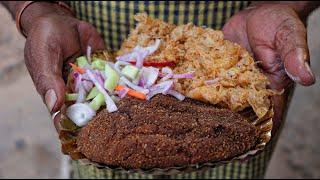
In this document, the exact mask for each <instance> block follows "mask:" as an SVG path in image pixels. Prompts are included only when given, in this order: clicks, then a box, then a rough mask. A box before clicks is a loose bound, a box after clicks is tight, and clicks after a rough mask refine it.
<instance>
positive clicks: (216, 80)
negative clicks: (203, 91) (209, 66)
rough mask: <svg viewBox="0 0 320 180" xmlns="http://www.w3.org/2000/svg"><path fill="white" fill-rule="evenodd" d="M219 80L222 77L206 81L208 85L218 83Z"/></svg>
mask: <svg viewBox="0 0 320 180" xmlns="http://www.w3.org/2000/svg"><path fill="white" fill-rule="evenodd" d="M219 80H220V78H215V79H212V80H207V81H205V82H204V83H205V84H206V85H213V84H216V83H217V82H219Z"/></svg>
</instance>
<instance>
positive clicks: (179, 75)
mask: <svg viewBox="0 0 320 180" xmlns="http://www.w3.org/2000/svg"><path fill="white" fill-rule="evenodd" d="M172 78H173V79H181V78H188V79H190V78H193V73H191V72H190V73H184V74H175V75H173V77H172Z"/></svg>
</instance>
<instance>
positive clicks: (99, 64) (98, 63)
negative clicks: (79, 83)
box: [91, 58, 106, 71]
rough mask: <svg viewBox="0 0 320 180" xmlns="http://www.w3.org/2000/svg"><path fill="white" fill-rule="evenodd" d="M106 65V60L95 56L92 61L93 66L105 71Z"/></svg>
mask: <svg viewBox="0 0 320 180" xmlns="http://www.w3.org/2000/svg"><path fill="white" fill-rule="evenodd" d="M105 65H106V61H104V60H101V59H98V58H93V61H92V63H91V67H92V68H93V69H98V70H100V71H103V70H104V68H105Z"/></svg>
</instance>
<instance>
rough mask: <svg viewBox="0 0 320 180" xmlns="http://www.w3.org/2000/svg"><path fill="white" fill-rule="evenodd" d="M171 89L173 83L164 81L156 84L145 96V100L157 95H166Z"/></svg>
mask: <svg viewBox="0 0 320 180" xmlns="http://www.w3.org/2000/svg"><path fill="white" fill-rule="evenodd" d="M172 87H173V81H172V80H170V81H164V82H161V83H159V84H156V85H154V86H152V87H151V88H150V93H149V94H148V95H147V100H149V99H151V98H152V97H153V96H155V95H157V94H160V93H162V94H164V95H166V94H167V93H168V92H169V90H170V89H172Z"/></svg>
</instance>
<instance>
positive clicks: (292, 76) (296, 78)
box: [284, 68, 301, 82]
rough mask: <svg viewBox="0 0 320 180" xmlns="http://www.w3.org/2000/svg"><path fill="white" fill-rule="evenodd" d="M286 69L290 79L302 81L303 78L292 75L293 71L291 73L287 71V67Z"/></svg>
mask: <svg viewBox="0 0 320 180" xmlns="http://www.w3.org/2000/svg"><path fill="white" fill-rule="evenodd" d="M284 70H285V71H286V73H287V75H288V76H289V77H290V79H292V80H293V81H294V82H301V79H300V78H299V77H297V76H294V75H292V74H291V73H289V72H288V71H287V68H284Z"/></svg>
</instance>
